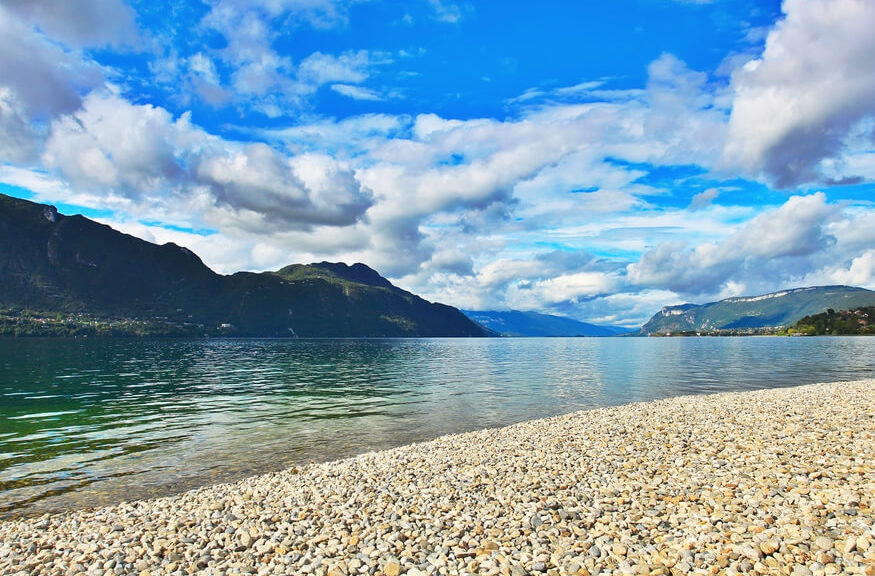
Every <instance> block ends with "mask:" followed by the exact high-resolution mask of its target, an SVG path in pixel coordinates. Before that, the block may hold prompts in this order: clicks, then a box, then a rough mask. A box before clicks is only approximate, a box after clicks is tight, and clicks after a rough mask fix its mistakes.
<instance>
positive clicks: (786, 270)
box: [627, 192, 839, 295]
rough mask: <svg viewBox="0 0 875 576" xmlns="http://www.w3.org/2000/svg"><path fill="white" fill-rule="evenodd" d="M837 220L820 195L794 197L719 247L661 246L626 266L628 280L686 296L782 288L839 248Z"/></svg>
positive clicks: (835, 211)
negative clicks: (732, 288)
mask: <svg viewBox="0 0 875 576" xmlns="http://www.w3.org/2000/svg"><path fill="white" fill-rule="evenodd" d="M838 216H839V208H838V207H837V206H835V205H832V204H828V203H827V202H826V196H825V195H824V194H823V193H822V192H818V193H816V194H812V195H809V196H793V197H791V198H790V199H788V200H787V202H786V203H785V204H784V205H782V206H780V207H779V208H777V209H774V210H769V211H766V212H764V213H762V214H760V215H758V216H756V217H755V218H753V219H752V220H750V221H749V222H747V223H745V224H744V225H743V226H741V227H740V228H739V229H737V230H736V231H735V232H733V233H732V234H729V235H728V236H727V237H726V238H724V239H723V240H721V241H719V242H707V243H703V244H700V245H698V246H696V247H694V248H692V249H690V248H688V247H687V246H686V244H684V243H680V242H666V243H662V244H660V245H658V246H657V247H655V248H653V249H652V250H650V251H648V252H646V253H644V254H643V255H642V256H641V258H640V260H639V261H638V262H635V263H632V264H630V265H629V266H628V267H627V272H628V279H629V281H630V282H632V283H633V284H636V285H639V286H646V287H656V288H664V289H668V290H672V291H674V292H676V293H679V294H687V295H702V294H719V293H721V292H722V291H723V290H724V289H725V288H726V286H727V283H729V282H733V283H734V285H736V286H739V287H741V286H744V287H746V288H749V289H756V287H757V286H760V285H764V284H768V285H771V286H775V285H779V284H780V283H781V282H787V281H789V280H791V279H792V278H793V277H794V276H795V277H801V276H802V275H804V274H805V273H806V272H807V271H809V270H811V269H812V268H817V267H818V265H819V264H821V263H820V260H821V259H822V258H824V257H825V255H826V254H828V253H830V252H831V249H832V248H833V247H834V246H835V244H836V238H835V236H833V235H832V234H830V233H829V231H828V224H829V223H830V222H831V221H832V220H834V219H836V218H837V217H838Z"/></svg>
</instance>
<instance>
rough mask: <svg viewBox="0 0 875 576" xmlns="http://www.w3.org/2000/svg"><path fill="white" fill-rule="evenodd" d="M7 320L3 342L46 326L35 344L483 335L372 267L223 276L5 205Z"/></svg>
mask: <svg viewBox="0 0 875 576" xmlns="http://www.w3.org/2000/svg"><path fill="white" fill-rule="evenodd" d="M0 312H2V314H0V317H2V319H3V320H2V326H0V333H10V330H11V329H10V326H13V329H12V330H13V332H14V325H15V320H16V318H18V319H19V324H21V325H22V326H24V325H26V326H30V327H37V328H38V327H40V326H42V328H40V329H38V330H36V333H39V334H56V333H57V334H62V335H63V334H67V333H69V330H66V329H64V330H61V329H60V328H58V329H57V330H56V329H54V328H53V326H54V325H55V323H57V324H58V325H59V326H60V325H61V324H64V325H67V326H71V325H72V326H78V325H79V324H85V325H93V324H95V323H99V324H101V325H103V324H106V325H109V326H116V327H117V330H110V331H108V332H106V333H108V334H116V333H122V334H128V333H136V334H141V333H142V334H160V335H193V334H198V335H202V334H208V335H216V334H224V335H238V336H293V335H296V336H317V337H337V336H373V337H380V336H386V337H393V336H484V335H486V332H485V331H484V330H483V329H482V328H481V327H479V326H478V325H477V324H475V323H474V322H472V321H471V320H469V319H468V318H467V317H465V316H464V315H463V314H462V313H461V312H459V310H457V309H455V308H452V307H450V306H445V305H443V304H437V303H431V302H427V301H425V300H423V299H422V298H420V297H418V296H416V295H414V294H411V293H410V292H406V291H404V290H401V289H399V288H396V287H395V286H393V285H392V284H391V283H390V282H389V281H388V280H386V279H385V278H383V277H381V276H380V275H379V274H378V273H377V272H376V271H374V270H372V269H371V268H368V267H367V266H365V265H364V264H354V265H352V266H347V265H346V264H343V263H329V262H322V263H319V264H311V265H292V266H287V267H285V268H283V269H281V270H278V271H276V272H262V273H251V272H238V273H237V274H233V275H230V276H223V275H220V274H216V273H215V272H213V271H212V270H210V269H209V268H208V267H207V266H206V265H205V264H204V263H203V262H202V261H201V260H200V258H198V257H197V255H195V254H194V253H192V252H191V251H189V250H187V249H186V248H182V247H180V246H177V245H175V244H164V245H162V246H159V245H156V244H152V243H150V242H146V241H144V240H140V239H139V238H135V237H133V236H129V235H127V234H122V233H121V232H118V231H116V230H113V229H112V228H110V227H109V226H105V225H103V224H99V223H97V222H94V221H92V220H89V219H88V218H85V217H83V216H64V215H62V214H59V213H58V211H57V210H56V209H55V208H54V207H52V206H46V205H41V204H36V203H33V202H28V201H26V200H20V199H16V198H11V197H9V196H4V195H0ZM3 326H5V327H6V328H5V329H3V328H2V327H3ZM131 326H134V327H135V328H130V329H129V328H125V327H131ZM19 332H22V331H21V330H19ZM73 333H80V332H77V331H73ZM85 333H87V331H86V332H85ZM100 333H103V332H100Z"/></svg>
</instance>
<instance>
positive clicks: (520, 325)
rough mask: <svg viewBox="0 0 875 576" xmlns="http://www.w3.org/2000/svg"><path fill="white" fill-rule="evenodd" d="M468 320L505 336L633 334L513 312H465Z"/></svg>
mask: <svg viewBox="0 0 875 576" xmlns="http://www.w3.org/2000/svg"><path fill="white" fill-rule="evenodd" d="M463 312H464V313H465V315H466V316H468V318H470V319H472V320H474V321H475V322H477V323H479V324H481V325H482V326H485V327H486V328H489V329H490V330H492V331H494V332H497V333H499V334H501V335H502V336H617V335H619V334H624V333H626V332H631V330H628V329H626V328H620V327H617V326H596V325H595V324H587V323H586V322H579V321H577V320H572V319H571V318H565V317H563V316H553V315H550V314H539V313H537V312H519V311H517V310H511V311H509V312H500V311H495V310H486V311H473V310H463Z"/></svg>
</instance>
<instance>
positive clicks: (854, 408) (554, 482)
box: [0, 380, 875, 576]
mask: <svg viewBox="0 0 875 576" xmlns="http://www.w3.org/2000/svg"><path fill="white" fill-rule="evenodd" d="M873 431H875V380H863V381H858V382H844V383H832V384H815V385H809V386H800V387H796V388H781V389H769V390H760V391H755V392H743V393H724V394H716V395H709V396H687V397H680V398H672V399H667V400H660V401H656V402H651V403H639V404H629V405H625V406H620V407H613V408H603V409H595V410H589V411H584V412H577V413H573V414H569V415H565V416H560V417H555V418H549V419H544V420H535V421H530V422H525V423H522V424H517V425H513V426H509V427H506V428H500V429H494V430H483V431H479V432H472V433H467V434H459V435H452V436H444V437H441V438H438V439H436V440H433V441H430V442H423V443H419V444H413V445H410V446H405V447H401V448H396V449H393V450H387V451H383V452H373V453H368V454H363V455H360V456H357V457H355V458H350V459H346V460H341V461H336V462H328V463H323V464H314V465H310V466H307V467H304V468H301V469H292V470H288V471H284V472H279V473H273V474H267V475H263V476H257V477H253V478H249V479H246V480H243V481H240V482H236V483H233V484H223V485H217V486H211V487H205V488H201V489H198V490H194V491H191V492H187V493H184V494H181V495H178V496H174V497H169V498H160V499H154V500H145V501H139V502H133V503H123V504H121V505H119V506H113V507H107V508H99V509H95V510H86V511H73V512H69V513H63V514H57V515H51V516H49V515H46V516H42V517H39V518H32V519H27V520H18V521H8V522H2V523H0V574H78V573H82V574H107V573H108V574H130V573H133V574H141V575H143V576H147V575H151V576H155V575H157V574H180V575H181V574H189V573H193V572H199V573H204V574H235V573H253V574H255V573H258V574H320V575H323V576H325V575H327V576H342V575H346V576H352V575H353V574H386V575H388V576H396V575H398V574H400V573H407V574H409V575H411V576H416V575H418V574H465V573H470V574H503V575H508V574H509V575H513V576H520V575H524V574H533V575H537V574H541V573H546V574H581V575H587V574H589V575H593V574H599V573H613V574H629V575H633V574H717V573H729V574H731V573H735V572H750V571H754V572H757V573H763V574H767V573H774V574H795V575H808V574H812V575H820V574H839V573H842V574H861V575H866V576H873V575H875V527H873V526H875V511H873V506H875V501H873V500H875V497H873V495H875V432H873Z"/></svg>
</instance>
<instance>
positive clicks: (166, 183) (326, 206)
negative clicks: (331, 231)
mask: <svg viewBox="0 0 875 576" xmlns="http://www.w3.org/2000/svg"><path fill="white" fill-rule="evenodd" d="M45 162H46V164H47V165H48V166H50V167H52V168H54V169H55V170H57V171H58V172H59V173H60V174H61V175H63V176H64V178H65V179H66V180H67V181H69V182H70V183H71V184H72V185H73V186H74V187H75V188H78V189H82V190H86V191H91V192H92V193H94V192H96V191H103V192H104V193H115V194H118V195H122V196H128V197H130V198H131V199H132V200H134V201H135V202H137V203H140V204H144V205H148V204H150V203H152V204H155V205H163V204H167V203H168V202H170V203H174V202H179V203H180V204H181V206H179V207H178V208H177V210H179V211H180V212H182V213H184V211H185V209H186V207H188V208H196V210H193V213H195V214H202V215H203V217H204V218H205V219H207V220H209V219H210V218H216V219H220V220H221V221H222V223H223V224H224V225H225V226H229V227H237V228H240V229H242V230H248V231H261V232H267V233H269V232H270V231H271V230H282V229H286V228H302V229H308V228H310V227H312V226H318V225H326V226H346V225H351V224H353V223H355V222H356V221H357V220H358V219H359V218H361V217H362V216H363V215H364V213H365V211H366V210H367V209H368V207H369V206H370V205H371V202H372V201H371V196H370V192H369V191H367V190H366V189H364V188H363V187H362V186H361V185H359V183H358V181H357V180H356V179H355V176H354V174H353V172H352V171H351V170H349V169H348V168H346V167H344V166H343V165H341V164H339V163H338V162H337V161H335V160H332V159H330V158H328V157H326V156H315V155H307V156H299V157H295V158H289V157H286V156H285V155H283V154H281V153H279V152H277V151H276V150H274V149H272V148H270V147H269V146H267V145H265V144H258V143H256V144H241V143H236V142H230V141H225V140H222V139H220V138H217V137H215V136H211V135H209V134H207V133H206V132H204V131H203V130H202V129H200V128H198V127H196V126H194V125H192V124H191V122H190V120H189V117H188V116H187V115H183V116H181V117H179V118H176V119H174V118H173V117H172V115H171V114H170V113H169V112H167V111H166V110H164V109H163V108H159V107H155V106H150V105H139V106H138V105H132V104H130V103H128V102H126V101H124V100H123V99H121V98H119V97H117V96H112V95H96V94H92V95H90V96H89V97H88V98H86V100H85V103H84V106H83V108H82V109H81V110H79V111H78V112H76V113H74V114H72V115H69V116H64V117H62V118H61V119H59V120H57V121H56V122H54V123H53V125H52V130H51V135H50V137H49V139H48V142H47V144H46V153H45ZM191 202H197V203H199V204H198V205H197V206H196V207H195V206H193V205H192V204H191Z"/></svg>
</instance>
